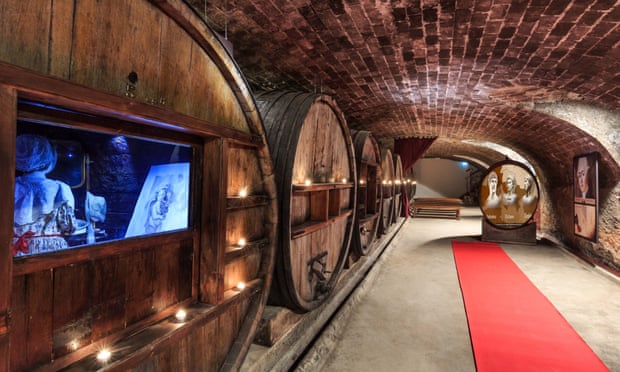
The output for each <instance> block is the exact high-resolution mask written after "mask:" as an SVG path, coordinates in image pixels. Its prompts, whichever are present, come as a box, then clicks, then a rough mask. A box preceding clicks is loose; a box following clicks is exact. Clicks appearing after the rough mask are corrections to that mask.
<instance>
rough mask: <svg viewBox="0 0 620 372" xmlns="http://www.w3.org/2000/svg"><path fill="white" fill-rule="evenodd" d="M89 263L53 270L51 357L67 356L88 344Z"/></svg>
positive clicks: (89, 329) (90, 315) (90, 316)
mask: <svg viewBox="0 0 620 372" xmlns="http://www.w3.org/2000/svg"><path fill="white" fill-rule="evenodd" d="M91 272H92V265H91V264H90V262H86V263H79V264H75V265H69V266H63V267H59V268H56V269H55V270H54V282H53V283H54V284H53V285H54V297H53V302H54V305H53V351H54V357H55V358H58V357H59V356H62V355H65V354H68V353H70V352H73V351H75V350H76V349H77V348H78V347H80V346H84V345H88V344H89V343H90V341H91V333H92V332H91V324H92V313H91V311H90V310H91V303H92V300H91V289H92V279H91V276H90V274H91Z"/></svg>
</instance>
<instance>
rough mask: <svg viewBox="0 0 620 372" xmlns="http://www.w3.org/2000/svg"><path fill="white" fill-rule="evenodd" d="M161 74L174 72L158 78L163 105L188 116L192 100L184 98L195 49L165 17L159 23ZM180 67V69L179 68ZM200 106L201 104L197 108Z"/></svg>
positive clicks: (188, 83)
mask: <svg viewBox="0 0 620 372" xmlns="http://www.w3.org/2000/svg"><path fill="white" fill-rule="evenodd" d="M161 34H162V38H161V53H160V54H161V57H160V58H161V63H160V69H161V71H174V72H175V73H174V74H170V73H164V74H161V76H160V79H159V92H160V96H161V97H164V98H165V100H166V106H167V107H171V108H172V109H174V110H175V111H178V112H185V113H192V112H193V111H192V110H193V107H192V106H193V100H191V99H187V91H188V90H189V89H191V86H192V80H193V79H192V78H193V77H194V74H193V73H192V50H193V49H195V46H194V44H193V42H192V40H191V39H188V38H187V37H185V35H184V32H183V31H182V30H181V29H179V28H178V27H177V25H176V23H175V22H174V20H172V19H169V18H165V19H163V20H162V22H161ZM179 66H183V68H179ZM202 105H203V103H201V106H202Z"/></svg>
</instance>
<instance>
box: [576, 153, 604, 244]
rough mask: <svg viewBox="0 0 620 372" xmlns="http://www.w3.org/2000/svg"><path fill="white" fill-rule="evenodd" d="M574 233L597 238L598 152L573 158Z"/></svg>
mask: <svg viewBox="0 0 620 372" xmlns="http://www.w3.org/2000/svg"><path fill="white" fill-rule="evenodd" d="M573 176H574V178H573V185H574V187H573V189H574V191H573V195H574V201H573V212H574V213H573V215H574V218H575V235H578V236H580V237H582V238H585V239H588V240H591V241H593V242H596V241H597V240H598V153H589V154H583V155H578V156H575V157H574V158H573Z"/></svg>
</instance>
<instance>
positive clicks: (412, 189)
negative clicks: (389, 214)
mask: <svg viewBox="0 0 620 372" xmlns="http://www.w3.org/2000/svg"><path fill="white" fill-rule="evenodd" d="M404 177H405V189H406V190H407V199H408V200H409V210H408V211H407V213H408V215H409V216H413V210H412V205H413V198H414V197H415V194H416V188H417V180H416V178H415V172H414V171H413V167H410V168H409V169H408V170H407V172H405V176H404Z"/></svg>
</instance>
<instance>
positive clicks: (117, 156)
mask: <svg viewBox="0 0 620 372" xmlns="http://www.w3.org/2000/svg"><path fill="white" fill-rule="evenodd" d="M61 124H62V123H52V122H46V123H45V124H43V123H41V120H34V119H28V118H27V117H26V118H20V120H18V122H17V138H16V154H15V156H16V161H15V168H16V175H15V212H14V213H15V215H14V238H13V245H14V246H13V254H14V256H15V257H22V256H31V255H36V254H43V253H48V252H55V251H58V250H63V249H70V248H76V247H82V246H85V245H89V244H96V243H100V242H106V241H111V240H117V239H124V238H130V237H139V236H146V235H152V234H158V233H163V232H169V231H175V230H183V229H187V228H188V227H189V204H190V203H189V198H190V183H191V182H190V169H191V163H192V152H193V151H192V147H191V146H189V145H187V144H181V143H173V142H165V141H161V140H155V139H152V138H140V137H137V136H135V135H121V134H115V133H105V132H99V131H91V130H82V129H74V128H69V127H67V126H63V125H61Z"/></svg>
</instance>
